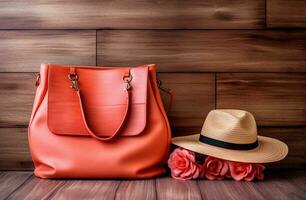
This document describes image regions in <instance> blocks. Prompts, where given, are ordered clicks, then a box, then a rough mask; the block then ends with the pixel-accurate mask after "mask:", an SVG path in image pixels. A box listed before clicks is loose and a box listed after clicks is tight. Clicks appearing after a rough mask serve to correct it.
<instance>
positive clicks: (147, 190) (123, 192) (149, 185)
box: [115, 179, 156, 200]
mask: <svg viewBox="0 0 306 200" xmlns="http://www.w3.org/2000/svg"><path fill="white" fill-rule="evenodd" d="M115 199H118V200H121V199H143V200H145V199H148V200H151V199H156V188H155V180H154V179H149V180H133V181H122V182H121V183H120V186H119V188H118V190H117V192H116V198H115Z"/></svg>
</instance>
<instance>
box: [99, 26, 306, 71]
mask: <svg viewBox="0 0 306 200" xmlns="http://www.w3.org/2000/svg"><path fill="white" fill-rule="evenodd" d="M97 48H98V61H97V62H98V65H107V66H112V65H113V66H122V65H123V66H127V65H131V66H134V65H136V66H137V65H141V64H146V63H156V64H157V66H158V70H159V71H160V72H306V60H305V56H306V51H305V49H306V31H280V30H278V31H276V30H274V31H264V30H263V31H255V30H252V31H247V30H231V31H226V30H219V31H200V30H198V31H196V30H194V31H188V30H180V31H179V30H172V31H137V30H130V31H128V30H126V31H119V30H113V31H109V30H105V31H99V32H98V46H97Z"/></svg>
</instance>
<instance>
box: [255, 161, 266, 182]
mask: <svg viewBox="0 0 306 200" xmlns="http://www.w3.org/2000/svg"><path fill="white" fill-rule="evenodd" d="M254 165H255V167H254V168H256V174H255V176H256V178H257V179H258V180H263V179H264V178H265V176H264V173H263V171H264V170H265V169H266V168H265V166H263V165H260V164H254Z"/></svg>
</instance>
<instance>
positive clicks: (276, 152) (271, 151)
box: [172, 134, 288, 163]
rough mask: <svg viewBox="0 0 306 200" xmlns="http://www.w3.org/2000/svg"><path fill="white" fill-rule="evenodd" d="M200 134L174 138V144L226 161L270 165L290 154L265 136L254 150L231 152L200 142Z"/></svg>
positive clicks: (281, 144)
mask: <svg viewBox="0 0 306 200" xmlns="http://www.w3.org/2000/svg"><path fill="white" fill-rule="evenodd" d="M199 137H200V134H195V135H188V136H181V137H175V138H172V143H173V144H175V145H177V146H180V147H183V148H185V149H188V150H191V151H194V152H197V153H200V154H205V155H209V156H213V157H216V158H221V159H224V160H231V161H238V162H247V163H269V162H276V161H279V160H282V159H284V158H285V157H286V155H287V154H288V147H287V145H286V144H285V143H283V142H281V141H279V140H277V139H273V138H269V137H264V136H258V146H257V147H256V148H255V149H252V150H231V149H226V148H221V147H216V146H212V145H209V144H205V143H202V142H200V141H199Z"/></svg>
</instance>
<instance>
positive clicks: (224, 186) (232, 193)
mask: <svg viewBox="0 0 306 200" xmlns="http://www.w3.org/2000/svg"><path fill="white" fill-rule="evenodd" d="M253 184H254V183H250V182H245V181H242V182H237V181H233V180H223V181H208V180H198V185H199V188H200V190H201V195H202V199H211V200H229V199H232V200H234V199H237V200H238V199H257V200H264V199H266V198H265V197H264V196H263V195H262V194H261V193H260V191H258V190H256V189H255V187H254V186H253Z"/></svg>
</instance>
